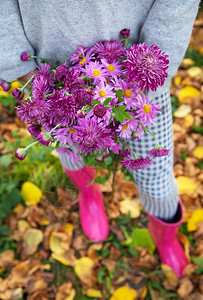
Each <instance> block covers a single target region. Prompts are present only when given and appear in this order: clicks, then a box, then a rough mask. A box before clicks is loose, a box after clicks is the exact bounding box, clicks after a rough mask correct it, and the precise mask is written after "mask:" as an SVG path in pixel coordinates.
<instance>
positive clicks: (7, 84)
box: [1, 81, 11, 92]
mask: <svg viewBox="0 0 203 300" xmlns="http://www.w3.org/2000/svg"><path fill="white" fill-rule="evenodd" d="M1 87H2V89H3V90H4V92H8V91H9V90H10V89H11V82H8V81H2V83H1Z"/></svg>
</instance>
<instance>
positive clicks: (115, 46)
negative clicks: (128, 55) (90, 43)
mask: <svg viewBox="0 0 203 300" xmlns="http://www.w3.org/2000/svg"><path fill="white" fill-rule="evenodd" d="M94 51H95V53H97V54H98V57H99V58H106V59H107V60H108V62H109V63H111V62H112V61H114V60H115V59H119V58H122V57H123V56H124V54H125V51H126V48H125V47H123V44H122V43H121V42H120V41H116V40H111V41H105V42H104V43H102V42H99V43H96V44H95V45H94Z"/></svg>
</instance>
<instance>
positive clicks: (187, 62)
mask: <svg viewBox="0 0 203 300" xmlns="http://www.w3.org/2000/svg"><path fill="white" fill-rule="evenodd" d="M192 65H194V61H193V60H192V59H191V58H184V59H183V60H182V62H181V66H182V67H184V68H187V67H190V66H192Z"/></svg>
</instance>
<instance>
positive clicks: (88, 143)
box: [73, 118, 114, 155]
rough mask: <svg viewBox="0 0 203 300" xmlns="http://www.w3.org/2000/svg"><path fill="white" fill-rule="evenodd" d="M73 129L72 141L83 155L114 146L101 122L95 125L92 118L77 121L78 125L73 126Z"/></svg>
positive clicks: (95, 122) (108, 131)
mask: <svg viewBox="0 0 203 300" xmlns="http://www.w3.org/2000/svg"><path fill="white" fill-rule="evenodd" d="M74 129H75V134H74V136H73V139H74V141H75V142H76V143H77V144H78V147H79V152H80V153H84V154H85V155H87V153H90V154H92V152H93V151H97V150H99V149H100V150H102V149H105V148H106V147H107V148H108V147H110V146H112V145H113V144H114V141H113V140H112V139H111V136H110V130H108V129H106V128H105V126H104V125H103V123H102V122H101V123H99V124H97V121H96V120H94V119H93V118H92V119H89V118H84V119H78V125H77V126H74Z"/></svg>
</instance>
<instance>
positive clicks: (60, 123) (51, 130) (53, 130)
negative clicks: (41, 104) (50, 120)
mask: <svg viewBox="0 0 203 300" xmlns="http://www.w3.org/2000/svg"><path fill="white" fill-rule="evenodd" d="M60 126H61V123H59V124H58V125H56V126H55V127H54V128H52V129H51V130H50V131H49V133H52V131H54V130H55V129H56V128H58V127H60Z"/></svg>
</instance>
